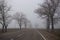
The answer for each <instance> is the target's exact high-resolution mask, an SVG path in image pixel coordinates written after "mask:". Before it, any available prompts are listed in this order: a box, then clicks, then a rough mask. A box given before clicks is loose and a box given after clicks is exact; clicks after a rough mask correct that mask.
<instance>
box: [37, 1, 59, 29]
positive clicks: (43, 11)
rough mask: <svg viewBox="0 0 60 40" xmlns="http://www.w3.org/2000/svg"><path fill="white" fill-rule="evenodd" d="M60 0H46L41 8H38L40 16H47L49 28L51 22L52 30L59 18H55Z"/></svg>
mask: <svg viewBox="0 0 60 40" xmlns="http://www.w3.org/2000/svg"><path fill="white" fill-rule="evenodd" d="M59 3H60V0H46V1H45V2H44V3H43V4H42V5H40V7H41V8H38V9H37V10H36V13H38V14H39V16H45V17H47V29H49V25H50V24H51V27H52V30H53V29H54V23H56V21H54V20H56V19H57V18H54V16H55V14H56V11H57V8H58V6H59Z"/></svg>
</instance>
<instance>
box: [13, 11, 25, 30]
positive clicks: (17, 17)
mask: <svg viewBox="0 0 60 40" xmlns="http://www.w3.org/2000/svg"><path fill="white" fill-rule="evenodd" d="M13 19H15V20H17V22H18V24H19V26H20V30H21V26H22V25H23V24H22V23H23V20H24V19H25V15H24V14H23V13H22V12H16V14H15V15H13Z"/></svg>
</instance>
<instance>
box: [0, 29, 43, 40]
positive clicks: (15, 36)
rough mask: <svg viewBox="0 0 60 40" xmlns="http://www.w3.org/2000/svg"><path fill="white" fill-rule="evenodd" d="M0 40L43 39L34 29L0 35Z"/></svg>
mask: <svg viewBox="0 0 60 40" xmlns="http://www.w3.org/2000/svg"><path fill="white" fill-rule="evenodd" d="M0 40H44V39H43V38H42V36H41V35H40V34H39V33H38V32H37V31H36V30H33V29H32V30H24V31H23V32H22V33H21V32H15V33H12V34H9V35H5V36H2V37H0Z"/></svg>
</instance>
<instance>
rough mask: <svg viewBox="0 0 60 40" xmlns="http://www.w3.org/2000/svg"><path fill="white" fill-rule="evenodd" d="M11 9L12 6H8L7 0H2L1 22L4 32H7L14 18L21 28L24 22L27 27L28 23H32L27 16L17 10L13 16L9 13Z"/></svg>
mask: <svg viewBox="0 0 60 40" xmlns="http://www.w3.org/2000/svg"><path fill="white" fill-rule="evenodd" d="M10 11H11V6H8V4H7V2H6V0H0V24H1V25H2V32H7V27H8V24H9V23H10V22H11V21H12V20H17V22H18V24H19V26H20V29H21V26H22V24H24V25H25V28H26V27H27V23H30V21H29V20H28V19H27V18H26V16H25V15H24V14H23V13H19V12H16V14H14V15H13V16H11V15H10V14H9V12H10Z"/></svg>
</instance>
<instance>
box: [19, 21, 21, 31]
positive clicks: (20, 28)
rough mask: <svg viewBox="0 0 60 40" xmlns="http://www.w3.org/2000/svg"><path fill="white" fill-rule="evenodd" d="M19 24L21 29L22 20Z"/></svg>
mask: <svg viewBox="0 0 60 40" xmlns="http://www.w3.org/2000/svg"><path fill="white" fill-rule="evenodd" d="M19 26H20V30H21V22H20V24H19Z"/></svg>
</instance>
